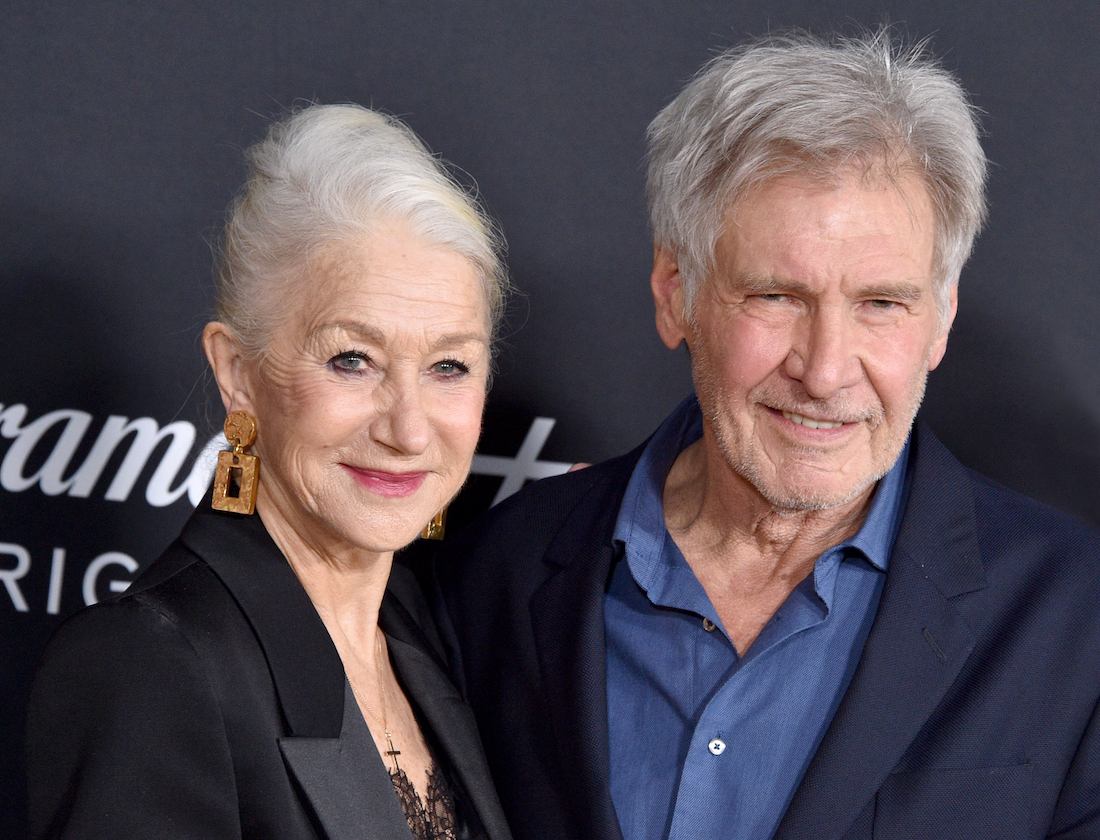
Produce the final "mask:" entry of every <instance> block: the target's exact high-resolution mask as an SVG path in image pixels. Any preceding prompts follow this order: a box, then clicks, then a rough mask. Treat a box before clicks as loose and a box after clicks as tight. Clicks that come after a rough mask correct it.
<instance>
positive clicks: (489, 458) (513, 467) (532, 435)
mask: <svg viewBox="0 0 1100 840" xmlns="http://www.w3.org/2000/svg"><path fill="white" fill-rule="evenodd" d="M553 428H554V418H553V417H536V418H535V419H534V420H533V421H532V423H531V428H530V429H528V430H527V436H526V437H525V438H524V439H523V443H522V444H520V447H519V451H518V452H517V453H516V456H515V457H514V458H504V457H501V456H499V455H475V456H474V463H473V467H472V468H471V470H470V472H472V473H474V474H475V475H496V476H501V477H503V478H504V481H502V482H501V484H500V489H499V490H497V494H496V497H495V498H494V499H493V504H494V505H495V504H496V503H497V502H499V501H501V500H502V499H507V498H508V497H509V496H511V495H512V494H513V493H515V492H516V491H517V490H519V489H520V488H521V487H523V485H524V484H526V483H527V482H528V481H530V480H533V479H537V478H548V477H549V476H552V475H560V474H561V473H563V472H567V471H568V470H569V468H570V467H571V466H572V464H569V463H566V462H564V461H540V460H538V457H539V453H540V452H541V451H542V447H543V444H545V443H546V439H547V438H548V437H550V431H551V430H552V429H553Z"/></svg>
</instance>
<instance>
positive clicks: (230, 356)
mask: <svg viewBox="0 0 1100 840" xmlns="http://www.w3.org/2000/svg"><path fill="white" fill-rule="evenodd" d="M202 349H203V351H204V352H205V353H206V359H207V361H208V362H210V368H211V370H213V371H214V379H215V381H216V382H217V383H218V390H219V391H220V392H221V395H222V404H223V405H225V411H226V413H227V414H228V413H229V412H231V411H247V412H249V413H250V414H255V411H254V406H253V404H252V387H251V380H250V378H249V373H250V369H249V365H248V364H247V363H246V358H245V353H244V350H243V348H242V347H241V343H240V341H239V340H238V339H237V335H236V333H234V332H233V330H232V329H230V328H229V326H228V325H226V324H223V323H222V322H221V321H211V322H210V323H209V324H207V325H206V328H205V329H203V331H202Z"/></svg>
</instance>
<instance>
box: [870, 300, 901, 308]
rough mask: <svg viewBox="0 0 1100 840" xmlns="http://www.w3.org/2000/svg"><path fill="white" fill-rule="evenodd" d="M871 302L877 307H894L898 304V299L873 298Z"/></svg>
mask: <svg viewBox="0 0 1100 840" xmlns="http://www.w3.org/2000/svg"><path fill="white" fill-rule="evenodd" d="M870 303H871V306H873V307H874V308H875V309H893V308H894V307H895V306H897V305H898V302H897V301H896V300H872V301H871V302H870Z"/></svg>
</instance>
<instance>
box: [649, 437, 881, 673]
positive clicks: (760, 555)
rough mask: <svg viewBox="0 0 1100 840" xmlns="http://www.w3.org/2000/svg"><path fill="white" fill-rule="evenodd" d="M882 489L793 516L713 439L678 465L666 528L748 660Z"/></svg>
mask: <svg viewBox="0 0 1100 840" xmlns="http://www.w3.org/2000/svg"><path fill="white" fill-rule="evenodd" d="M873 491H874V486H872V487H869V488H868V489H867V490H866V491H865V492H864V493H862V494H860V496H858V497H857V498H856V499H854V500H852V501H851V502H849V503H847V504H845V505H842V506H838V507H835V508H829V509H826V510H786V509H782V508H778V507H776V506H775V505H773V504H771V503H770V502H768V501H767V499H765V498H764V497H763V496H762V495H761V494H760V493H759V491H757V490H756V488H755V487H753V486H752V485H751V484H749V483H748V482H747V481H745V480H744V479H743V478H741V476H739V475H737V474H736V473H735V472H733V471H732V469H730V468H729V466H728V464H727V463H726V461H725V459H724V458H722V457H721V455H720V454H719V455H718V456H717V457H711V456H710V455H709V454H708V452H707V446H706V442H705V439H700V440H698V441H696V442H695V443H693V444H692V445H691V446H689V447H687V448H686V449H685V450H684V451H683V452H681V453H680V455H679V456H678V457H677V458H676V461H675V462H674V463H673V465H672V469H671V470H670V471H669V474H668V477H667V479H666V480H665V486H664V493H663V501H664V510H665V524H666V525H667V527H668V531H669V534H670V535H671V536H672V538H673V540H674V541H675V542H676V545H677V546H678V547H679V548H680V551H681V552H682V553H683V555H684V558H685V559H686V560H687V563H688V565H689V566H690V567H691V569H692V571H693V572H694V573H695V576H696V577H697V578H698V579H699V581H700V583H702V585H703V589H704V590H705V591H706V593H707V596H708V597H709V598H710V600H711V602H712V603H713V604H714V606H715V609H716V610H717V611H718V615H719V617H720V618H721V619H722V623H723V625H724V626H725V627H726V630H727V632H728V633H729V634H730V638H731V639H732V640H733V642H734V644H735V645H736V647H737V650H738V653H741V654H743V653H744V652H745V651H746V650H747V649H748V647H749V646H750V645H751V644H752V642H753V640H754V639H755V638H756V636H757V635H758V634H759V633H760V631H761V630H762V629H763V627H764V625H765V624H767V622H768V620H769V619H770V618H771V617H772V615H774V614H775V611H776V610H777V609H779V607H780V605H782V603H783V602H784V601H785V600H786V599H787V596H788V595H790V593H791V591H792V590H793V589H794V588H795V587H796V586H797V585H798V584H799V583H800V582H801V581H802V580H803V579H804V578H805V577H806V576H807V575H808V574H810V572H811V571H812V570H813V567H814V563H815V562H816V561H817V558H818V557H820V556H821V554H822V553H824V552H825V551H827V550H828V549H830V548H832V547H833V546H835V545H837V544H839V543H841V542H843V541H844V540H846V539H848V538H849V537H851V536H853V535H854V534H855V533H856V532H857V531H858V530H859V528H860V525H861V524H862V523H863V520H864V518H865V517H866V515H867V511H868V509H869V507H870V501H871V497H872V495H873Z"/></svg>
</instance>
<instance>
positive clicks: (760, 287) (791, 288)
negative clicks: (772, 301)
mask: <svg viewBox="0 0 1100 840" xmlns="http://www.w3.org/2000/svg"><path fill="white" fill-rule="evenodd" d="M737 286H738V287H739V288H740V289H742V290H744V291H746V292H748V293H750V294H757V295H782V294H801V295H812V294H814V289H813V287H812V286H810V284H808V283H802V282H800V281H798V280H782V279H779V278H777V277H769V276H765V275H747V276H745V277H741V278H739V279H738V280H737ZM924 295H925V290H924V289H923V288H922V287H921V286H920V285H919V284H917V283H913V282H911V281H908V280H899V281H896V282H893V281H887V282H882V283H869V284H867V285H866V286H863V287H861V288H860V290H859V296H860V297H861V298H883V299H890V300H902V301H918V300H920V299H921V298H923V297H924Z"/></svg>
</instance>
